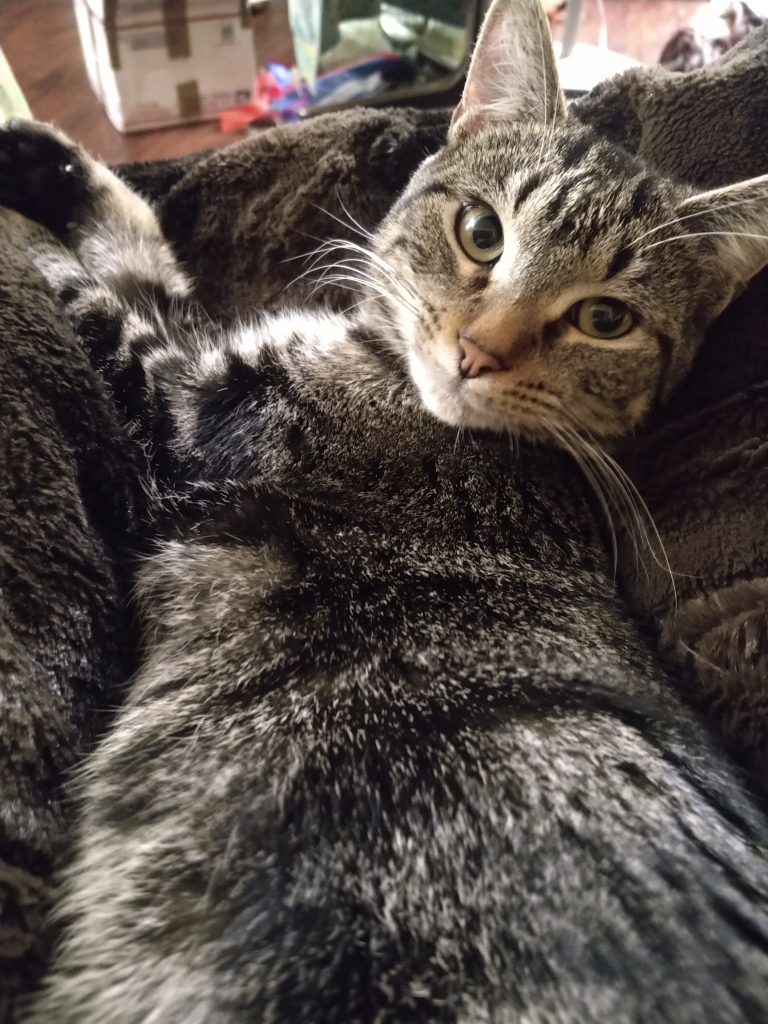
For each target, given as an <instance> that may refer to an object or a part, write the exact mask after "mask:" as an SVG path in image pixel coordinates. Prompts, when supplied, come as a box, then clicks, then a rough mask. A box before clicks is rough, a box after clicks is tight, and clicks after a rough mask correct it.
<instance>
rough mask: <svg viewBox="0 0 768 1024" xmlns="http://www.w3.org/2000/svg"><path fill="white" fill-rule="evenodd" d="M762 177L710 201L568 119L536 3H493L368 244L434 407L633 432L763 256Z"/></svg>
mask: <svg viewBox="0 0 768 1024" xmlns="http://www.w3.org/2000/svg"><path fill="white" fill-rule="evenodd" d="M767 235H768V176H765V177H763V178H757V179H752V180H751V181H749V182H742V183H740V184H738V185H734V186H732V187H727V188H721V189H718V190H715V191H711V192H707V193H704V194H698V195H697V194H694V193H693V191H692V190H691V189H690V188H687V187H684V186H681V185H679V184H676V183H674V182H672V181H670V180H668V179H665V178H662V177H660V176H659V175H657V174H655V173H654V172H653V171H652V170H651V169H649V168H648V167H647V166H645V165H644V164H643V163H642V161H640V160H639V159H638V158H636V157H634V156H632V155H631V154H629V153H627V152H626V151H625V150H623V149H621V148H619V147H618V146H614V145H612V144H611V143H609V142H607V141H605V140H603V139H600V138H599V137H598V136H597V135H596V134H595V133H594V132H592V131H591V130H590V129H588V128H586V127H585V126H583V125H581V124H580V123H579V122H578V121H576V120H575V119H573V118H569V117H567V116H566V110H565V103H564V100H563V96H562V92H561V89H560V86H559V82H558V76H557V68H556V64H555V59H554V55H553V52H552V45H551V41H550V36H549V30H548V25H547V22H546V18H545V17H544V15H543V13H542V11H541V8H540V5H539V3H538V0H536V2H532V0H495V2H494V3H493V5H492V7H491V9H490V11H489V14H488V17H487V18H486V21H485V24H484V26H483V30H482V33H481V36H480V39H479V42H478V44H477V47H476V50H475V53H474V56H473V59H472V63H471V67H470V71H469V74H468V78H467V84H466V88H465V91H464V95H463V98H462V100H461V103H460V104H459V107H458V108H457V110H456V113H455V115H454V118H453V121H452V124H451V129H450V133H449V138H448V143H447V145H446V146H445V147H444V148H443V149H442V150H441V151H440V152H439V153H438V154H437V155H435V156H433V157H431V158H429V159H428V160H427V161H425V163H424V164H423V165H422V166H421V168H420V169H419V170H418V171H417V173H416V174H415V176H414V178H413V179H412V181H411V183H410V184H409V187H408V189H407V190H406V192H405V194H404V195H403V196H402V197H401V198H400V200H399V201H398V202H397V204H396V205H395V207H394V208H393V209H392V211H391V212H390V214H389V215H388V217H387V218H386V219H385V221H384V223H383V225H382V227H381V229H380V230H379V232H378V233H377V235H376V237H375V239H374V244H373V250H374V251H373V257H372V262H371V272H370V279H371V280H372V281H373V284H372V291H371V294H372V298H371V302H372V304H373V306H374V307H375V308H376V309H377V310H378V313H379V316H380V322H381V324H382V327H383V328H384V329H385V330H386V332H387V334H388V336H389V338H390V339H391V342H392V344H393V346H394V347H395V349H396V350H397V351H398V352H399V353H401V354H402V355H404V356H405V358H406V360H407V364H408V367H409V370H410V373H411V375H412V377H413V380H414V382H415V383H416V385H417V387H418V389H419V391H420V393H421V396H422V398H423V400H424V402H425V404H426V406H427V407H428V408H429V409H430V410H431V412H433V413H434V414H435V415H436V416H438V417H439V418H440V419H442V420H444V421H446V422H448V423H450V424H453V425H456V426H467V427H480V428H489V429H491V430H508V429H509V430H513V431H519V432H521V433H523V434H525V435H527V436H529V437H533V438H548V439H552V437H553V436H556V434H557V429H558V428H559V429H561V430H569V431H572V430H574V429H575V430H576V431H578V432H579V433H580V434H582V435H588V436H592V437H594V438H601V439H608V438H614V437H619V436H622V435H624V434H626V433H628V432H630V431H631V430H632V429H633V428H634V427H635V426H636V425H637V424H638V423H640V422H641V421H642V420H643V418H644V417H645V416H646V415H647V413H648V412H649V410H651V409H652V408H654V407H655V406H656V405H657V404H658V403H660V402H663V401H664V400H665V399H666V398H667V397H668V395H669V394H670V392H671V391H672V390H673V389H674V388H675V387H676V385H677V384H679V382H680V381H681V380H682V378H683V377H684V376H685V374H686V373H687V371H688V369H689V367H690V365H691V362H692V360H693V358H694V355H695V353H696V351H697V349H698V347H699V345H700V344H701V341H702V338H703V335H704V331H705V329H706V328H707V326H708V325H709V323H710V322H711V321H712V320H713V319H714V318H715V317H716V316H717V315H718V314H719V313H720V312H721V311H722V310H723V308H724V307H725V306H726V305H727V304H728V303H729V302H730V301H731V299H732V298H733V297H734V296H735V295H736V294H737V293H738V292H739V291H740V290H741V289H742V288H743V286H744V284H745V283H746V281H748V280H749V278H750V277H752V275H754V274H755V273H756V272H757V271H758V270H759V269H760V268H761V267H762V266H763V265H764V264H765V263H766V262H767V261H768V242H767V241H766V236H767Z"/></svg>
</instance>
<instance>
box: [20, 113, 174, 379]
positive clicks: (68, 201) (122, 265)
mask: <svg viewBox="0 0 768 1024" xmlns="http://www.w3.org/2000/svg"><path fill="white" fill-rule="evenodd" d="M0 206H6V207H8V208H10V209H12V210H15V211H17V212H18V213H20V214H22V215H23V216H24V217H27V218H30V219H31V220H33V221H35V222H37V223H38V224H39V225H41V226H42V227H43V228H45V229H46V230H47V232H50V235H53V236H54V238H55V239H56V241H57V242H58V243H59V244H58V245H57V244H55V243H54V241H53V239H51V238H50V237H48V238H47V239H46V238H44V237H37V238H35V239H34V240H33V241H32V242H31V243H30V245H29V246H28V248H29V249H30V251H31V255H32V257H33V259H34V261H35V263H36V264H37V266H38V268H39V269H40V270H41V272H42V273H43V275H44V276H45V277H46V279H47V280H48V282H49V283H50V285H51V286H52V287H53V289H54V290H55V291H56V292H57V293H58V294H59V296H60V297H61V299H62V300H63V302H64V304H65V306H66V307H67V311H68V313H69V315H70V318H71V319H72V321H73V323H74V325H75V327H76V328H78V330H79V333H80V334H81V336H82V337H83V340H84V342H85V343H86V345H87V346H88V348H89V349H90V351H91V354H92V355H93V357H94V358H95V361H96V362H97V363H99V364H102V365H101V368H102V369H104V368H105V367H104V365H103V364H105V362H106V361H107V360H109V358H110V357H111V356H113V355H114V354H115V351H116V349H117V348H118V347H119V346H120V344H121V343H122V342H124V340H125V339H124V338H123V337H121V334H122V333H125V332H120V331H118V330H117V329H116V320H117V319H119V317H120V314H121V313H124V314H127V318H126V323H125V326H126V328H128V327H130V330H129V332H128V333H133V334H135V333H137V331H138V332H140V333H143V334H144V335H145V336H146V335H148V334H150V335H151V334H152V333H154V332H153V327H154V325H153V324H147V325H146V326H148V327H149V328H150V329H149V331H143V330H142V329H141V324H140V322H139V321H141V320H142V318H143V319H149V320H157V317H156V316H154V315H153V314H155V313H156V312H157V310H158V309H159V310H160V313H161V316H162V318H163V319H164V320H165V321H166V322H169V321H170V319H171V318H170V317H169V316H168V313H169V312H170V311H171V310H173V312H174V313H176V314H177V316H178V317H179V318H180V319H181V320H182V321H183V320H184V317H183V316H182V315H181V313H182V308H183V305H184V304H183V300H184V299H186V298H187V297H188V295H189V294H190V291H191V286H190V282H189V280H188V279H187V277H186V275H185V274H184V273H183V272H182V270H181V268H180V267H179V265H178V263H177V261H176V258H175V256H174V254H173V251H172V250H171V247H170V246H169V245H168V243H167V242H166V241H165V239H164V238H163V235H162V231H161V229H160V225H159V222H158V220H157V217H156V216H155V214H154V212H153V211H152V209H151V207H150V206H149V204H148V203H147V202H146V201H145V200H144V199H142V198H141V196H139V195H137V194H136V193H135V192H133V191H132V190H131V189H130V188H129V187H128V186H127V185H126V184H125V183H124V182H122V181H121V180H120V179H119V178H118V177H117V176H116V175H115V174H113V173H112V171H110V170H109V168H107V167H106V166H105V165H104V164H101V163H99V161H97V160H95V159H94V158H93V157H91V156H90V155H89V154H88V153H86V151H85V150H84V149H83V148H82V147H81V146H78V145H77V144H76V143H74V142H72V141H71V140H70V139H68V138H67V137H66V136H65V135H64V134H63V133H62V132H60V131H59V130H58V129H56V128H54V127H53V126H51V125H47V124H41V123H38V122H34V121H19V120H14V121H9V122H8V123H7V124H5V125H3V126H2V127H0ZM62 246H63V249H62ZM67 252H68V253H69V254H70V256H74V257H76V260H77V262H75V261H73V260H72V259H71V258H68V257H67ZM184 312H185V313H186V314H187V317H188V316H189V311H187V310H185V311H184ZM129 321H131V322H130V324H129ZM81 327H82V329H80V328H81ZM102 328H103V329H102ZM182 333H183V332H182Z"/></svg>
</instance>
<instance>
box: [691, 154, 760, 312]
mask: <svg viewBox="0 0 768 1024" xmlns="http://www.w3.org/2000/svg"><path fill="white" fill-rule="evenodd" d="M678 218H679V219H678V222H677V224H676V225H675V228H676V229H677V230H676V231H675V232H674V233H675V234H680V235H686V234H691V235H696V234H698V233H701V234H702V236H704V237H705V238H709V240H710V241H711V244H712V252H713V257H712V264H711V267H710V281H711V288H712V291H711V297H712V304H713V310H712V315H713V316H716V315H717V314H718V313H719V312H721V311H722V310H723V309H725V307H726V306H727V305H728V303H729V302H731V301H732V299H734V298H735V297H736V296H737V295H738V294H739V293H740V292H741V291H742V290H743V289H744V287H745V286H746V284H747V282H748V281H749V280H750V278H752V277H754V276H755V274H756V273H757V272H758V271H759V270H762V268H763V267H764V266H765V265H766V264H768V174H764V175H761V176H760V177H759V178H750V179H749V180H747V181H740V182H737V183H736V184H735V185H727V186H725V187H724V188H718V189H712V190H711V191H709V192H701V193H699V194H698V195H695V196H691V197H690V198H688V199H685V200H684V201H683V202H682V203H681V204H680V207H679V210H678Z"/></svg>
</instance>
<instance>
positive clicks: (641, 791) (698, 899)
mask: <svg viewBox="0 0 768 1024" xmlns="http://www.w3.org/2000/svg"><path fill="white" fill-rule="evenodd" d="M13 132H18V133H19V134H21V135H23V137H24V138H25V144H26V145H27V146H28V147H29V145H30V142H31V140H30V134H34V133H35V132H38V133H39V134H40V136H41V138H42V139H45V138H46V133H45V131H44V130H43V129H27V128H19V127H18V126H12V128H11V129H10V133H11V134H10V135H6V140H7V139H8V138H11V139H12V135H13ZM69 159H70V162H69V163H68V164H67V167H68V168H72V169H73V171H72V173H74V174H76V175H81V177H82V180H83V182H84V183H85V193H84V194H85V199H84V200H83V202H82V208H78V209H76V210H74V211H73V213H77V215H78V217H77V218H68V219H67V222H66V224H67V228H66V231H67V238H66V241H67V242H68V243H69V244H70V245H71V246H72V247H73V249H74V251H75V253H76V254H77V257H78V260H79V261H80V263H81V264H82V266H81V267H80V269H78V263H77V260H74V259H73V258H72V256H71V255H70V254H68V253H67V252H66V251H65V250H64V249H61V248H59V247H57V246H56V245H54V244H53V242H52V240H47V241H45V242H44V243H41V245H40V246H39V247H38V258H39V259H42V260H43V261H44V266H45V268H46V270H47V272H48V273H49V274H50V276H51V279H52V280H53V281H54V283H55V284H56V285H57V287H58V288H59V289H60V290H61V292H62V294H65V293H67V294H68V298H67V299H66V301H67V304H68V309H69V312H70V315H71V316H72V318H73V321H74V322H75V324H76V325H77V326H78V327H79V328H80V329H81V332H84V331H85V330H86V327H87V325H88V324H89V323H90V324H91V326H92V325H93V322H94V317H95V316H96V315H97V314H98V315H101V316H102V317H104V318H105V319H104V321H103V322H104V323H106V317H107V316H110V317H112V318H113V319H119V323H120V330H119V333H118V336H117V337H115V338H111V339H108V338H107V336H106V335H101V336H99V335H97V334H94V333H91V334H84V340H85V342H86V344H87V345H88V346H89V348H90V349H91V352H92V355H93V358H94V359H97V360H99V361H100V362H101V365H103V367H104V372H105V373H106V374H107V376H108V377H109V379H110V380H111V381H112V382H113V386H114V387H116V389H117V390H116V394H117V396H118V400H119V401H121V402H122V404H123V405H124V407H125V410H126V413H127V414H129V415H131V414H133V415H134V416H135V417H136V419H135V430H136V431H137V432H138V433H139V434H140V436H141V435H143V436H145V438H146V439H147V440H150V439H154V441H155V443H158V442H159V441H160V439H161V438H162V437H163V436H165V438H166V441H165V443H164V447H165V450H164V451H161V452H160V453H159V454H158V455H157V456H156V462H155V485H156V488H157V492H156V495H155V515H156V517H157V520H158V524H159V528H160V529H162V528H163V526H162V524H163V514H164V510H165V509H169V510H172V512H173V526H172V530H171V531H169V536H168V537H167V539H166V541H165V543H164V544H163V545H162V546H161V548H160V550H159V552H158V554H157V555H156V556H155V557H153V559H151V560H150V562H149V563H148V564H147V567H146V570H145V572H144V574H143V580H142V584H141V596H142V601H143V607H144V617H145V622H146V650H147V653H146V658H145V662H144V665H143V667H142V669H141V670H140V672H139V674H138V675H137V677H136V679H135V681H134V684H133V687H132V691H131V696H130V698H129V701H128V704H127V706H126V707H125V709H123V710H122V711H121V712H120V714H119V715H118V719H117V722H116V725H115V728H114V730H113V731H112V733H111V734H110V735H109V737H108V738H107V739H106V740H105V741H104V743H103V744H102V745H101V747H100V748H99V750H98V751H97V752H96V754H95V755H94V756H93V758H92V759H91V760H90V762H89V764H88V767H87V769H86V772H85V775H84V783H83V799H84V807H83V816H82V821H81V828H80V839H79V843H78V856H77V859H76V861H75V863H74V865H73V868H72V870H71V871H70V873H69V877H68V883H67V894H66V896H65V899H64V901H63V904H62V914H63V916H64V918H65V920H66V921H67V930H66V935H65V940H64V942H63V944H62V947H61V950H60V954H59V959H58V962H57V966H56V968H55V970H54V972H53V974H52V976H51V979H50V983H49V988H48V992H47V994H45V995H44V996H43V997H42V998H41V1000H40V1001H39V1003H38V1005H37V1007H36V1009H35V1010H34V1011H33V1014H32V1016H31V1017H30V1020H34V1021H40V1022H42V1021H49V1020H50V1019H52V1018H54V1017H55V1019H57V1020H61V1021H64V1022H66V1021H73V1022H74V1021H78V1022H87V1021H93V1022H96V1021H99V1022H108V1021H115V1022H117V1021H120V1022H123V1021H125V1022H134V1021H135V1022H139V1021H141V1022H144V1024H149V1022H151V1021H169V1022H173V1021H179V1022H182V1021H184V1022H186V1024H195V1022H197V1021H201V1022H202V1021H206V1022H220V1021H221V1022H224V1021H233V1022H235V1021H238V1022H239V1021H270V1020H274V1021H286V1022H287V1021H294V1020H318V1021H319V1020H323V1021H337V1020H338V1021H342V1020H344V1021H349V1022H352V1021H361V1022H362V1021H377V1022H380V1024H383V1022H386V1021H400V1022H406V1021H410V1020H416V1019H418V1020H432V1021H467V1022H470V1021H472V1022H476V1021H494V1022H498V1024H505V1022H512V1021H516V1022H517V1021H527V1022H532V1024H533V1022H544V1021H562V1022H565V1021H569V1022H575V1021H597V1020H601V1021H602V1020H611V1021H614V1022H617V1024H621V1022H623V1021H628V1022H629V1021H632V1022H638V1024H639V1022H640V1021H644V1022H645V1021H651V1022H655V1021H674V1022H676V1024H681V1022H682V1024H685V1022H686V1021H691V1022H693V1021H696V1022H700V1021H711V1022H730V1021H734V1022H736V1021H747V1020H759V1019H761V1018H762V1017H765V1014H766V1012H767V1010H768V1003H767V1002H766V999H767V998H768V997H766V991H767V990H768V985H766V982H768V864H767V860H766V842H767V841H768V824H767V823H766V822H765V819H764V817H763V815H762V814H761V812H760V811H758V810H757V809H756V808H755V807H754V806H753V805H752V803H751V801H750V799H749V796H748V795H747V793H746V792H745V791H744V789H743V787H742V785H741V782H740V779H739V778H738V775H737V774H736V773H735V772H734V771H733V769H732V768H731V767H730V766H729V764H728V762H727V760H726V759H725V758H724V757H723V756H722V754H721V753H720V752H719V751H718V750H717V748H716V746H715V745H713V744H712V743H711V741H710V740H709V738H708V737H707V735H706V733H705V732H704V730H703V729H702V727H701V725H700V724H699V723H698V722H697V720H696V719H695V718H694V717H693V716H691V715H689V714H687V713H686V712H685V711H684V709H683V708H682V707H681V705H680V704H679V702H678V701H677V700H676V698H675V697H674V695H673V693H672V691H671V690H670V689H669V687H668V684H667V681H666V680H665V678H664V675H663V673H661V672H660V670H659V669H658V668H657V667H656V666H655V665H654V663H653V660H652V658H651V657H650V656H649V653H648V651H647V649H646V648H645V647H644V645H643V644H642V642H641V641H640V639H639V638H638V636H637V635H636V634H635V632H634V631H633V630H632V629H631V627H630V626H629V625H628V624H627V622H626V618H625V615H624V613H623V610H622V609H621V608H620V607H619V605H618V604H617V602H616V599H615V597H614V596H613V592H612V586H611V583H610V581H609V578H608V575H607V572H606V566H605V556H604V553H603V552H602V549H601V546H600V543H599V540H598V537H597V532H596V529H595V524H594V518H593V515H592V512H591V511H590V508H589V504H588V501H587V498H586V495H585V493H584V489H583V485H582V482H581V481H580V478H579V477H578V475H577V474H576V471H575V467H574V466H573V464H572V463H571V462H570V461H569V460H568V459H567V457H566V456H565V455H563V454H558V453H555V452H542V451H540V450H536V449H531V448H529V447H528V446H523V447H522V449H521V451H520V453H519V455H517V456H516V455H515V454H514V453H513V451H512V450H511V448H510V446H509V444H508V443H507V442H506V440H505V439H504V438H494V437H485V438H482V439H478V440H473V439H472V438H466V437H459V438H458V439H457V438H456V437H455V435H454V432H453V431H452V430H449V429H447V428H446V427H444V426H441V425H440V424H439V423H437V422H436V421H435V420H434V419H432V418H431V417H429V416H427V415H426V414H425V412H424V411H423V409H422V407H421V404H420V402H419V400H418V397H417V395H416V393H415V391H414V388H413V386H412V385H411V383H410V382H409V380H408V379H407V378H406V377H404V376H403V375H402V374H401V373H400V372H399V371H398V369H397V367H396V366H395V365H393V364H392V361H391V359H390V358H389V357H388V355H387V352H386V345H384V346H382V340H384V341H386V339H382V338H381V337H380V336H377V335H376V334H372V333H371V331H370V329H369V328H368V327H366V325H365V323H361V322H359V321H355V320H354V319H350V318H343V317H331V316H327V317H309V316H307V315H302V316H301V317H293V318H291V317H283V318H277V319H265V320H264V321H263V322H262V323H261V324H257V325H250V326H249V325H246V326H244V327H242V328H240V329H238V330H235V331H232V332H230V333H225V334H217V333H216V332H212V331H211V330H210V329H208V330H206V331H203V330H202V327H201V326H200V324H199V323H197V324H196V323H195V315H194V311H191V312H189V311H188V312H187V313H186V314H184V315H183V316H182V315H177V314H176V312H175V311H174V309H173V307H172V306H171V308H170V310H169V312H168V313H167V314H166V315H164V316H161V315H160V307H159V306H158V307H156V306H154V305H152V304H151V303H150V304H147V303H146V302H144V300H143V299H142V297H141V295H140V294H138V293H139V292H140V289H139V288H137V285H142V284H143V285H146V284H147V281H146V275H147V274H149V275H150V283H151V284H152V286H153V287H154V288H155V289H158V288H160V289H164V290H165V291H168V290H169V289H168V288H167V287H166V286H167V285H170V291H171V294H172V295H173V294H181V295H183V294H184V292H185V291H186V286H185V284H184V282H183V279H182V278H181V277H180V276H179V275H178V273H177V272H176V270H175V268H174V267H173V266H172V265H171V264H170V263H169V262H168V260H167V252H165V251H163V252H164V255H163V261H164V262H163V264H161V265H160V266H159V267H157V268H156V267H155V265H154V261H153V260H149V261H148V260H147V259H146V258H145V257H146V256H147V253H152V252H156V251H157V248H156V245H155V241H154V240H155V239H156V231H155V228H154V226H153V225H152V224H151V222H150V219H149V218H148V217H141V218H139V219H133V222H132V224H133V226H131V223H126V224H125V225H123V224H122V223H121V221H120V209H121V202H120V199H119V197H118V198H117V201H116V202H115V203H114V205H113V206H110V207H109V220H110V223H109V225H108V231H107V237H111V238H112V239H113V243H114V249H113V253H112V254H113V257H114V259H113V260H112V261H110V263H109V264H108V265H107V266H106V267H105V266H104V261H103V248H102V246H101V244H99V245H98V246H94V244H93V243H92V241H91V235H92V232H93V228H94V223H95V226H96V227H97V228H98V226H99V224H100V223H102V221H103V215H102V214H100V213H98V210H99V204H100V203H102V201H103V200H104V197H105V192H104V189H106V190H107V198H108V191H109V182H108V180H107V179H105V178H104V176H103V174H102V175H101V177H100V178H98V179H95V178H94V177H93V173H92V167H93V165H92V163H91V162H90V161H89V160H88V159H87V158H86V157H84V155H83V154H81V153H77V152H76V151H74V150H72V151H70V152H69ZM94 210H96V211H97V217H96V220H95V222H94V221H93V217H94ZM72 224H74V225H75V226H76V227H75V230H74V232H73V231H72V229H71V225H72ZM80 225H82V229H81V227H80ZM137 225H138V226H139V230H140V232H141V231H144V230H146V229H147V227H149V229H150V230H149V234H150V244H149V245H148V246H144V245H143V244H140V243H141V238H137V239H132V237H131V232H134V233H135V231H136V228H137ZM126 241H127V242H128V245H127V246H126V244H125V242H126ZM134 242H135V244H134ZM82 267H84V268H85V272H83V269H82ZM96 274H99V275H100V277H101V282H100V284H99V286H95V284H94V282H93V280H92V276H93V275H96ZM137 274H139V275H141V276H140V277H139V278H138V279H137V277H136V275H137ZM68 275H69V276H68ZM70 293H71V294H70ZM131 318H133V319H131ZM111 346H114V347H111ZM137 369H140V370H141V375H140V377H138V378H136V379H140V380H141V383H142V387H141V389H140V394H139V393H137V392H136V388H135V387H132V386H131V381H132V378H131V374H132V373H134V371H136V370H137ZM147 415H148V416H149V417H150V418H149V419H147V418H146V417H147ZM152 417H154V419H153V418H152ZM158 424H159V425H161V426H162V428H163V431H164V432H165V433H164V434H163V433H162V432H160V431H157V432H156V433H154V434H153V433H152V430H153V428H155V427H157V426H158ZM158 447H161V445H160V444H158Z"/></svg>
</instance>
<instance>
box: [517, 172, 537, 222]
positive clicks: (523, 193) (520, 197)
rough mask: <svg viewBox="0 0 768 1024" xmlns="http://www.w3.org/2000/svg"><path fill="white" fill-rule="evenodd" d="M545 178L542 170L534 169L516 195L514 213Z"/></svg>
mask: <svg viewBox="0 0 768 1024" xmlns="http://www.w3.org/2000/svg"><path fill="white" fill-rule="evenodd" d="M543 180H544V175H543V174H542V173H541V171H534V172H533V174H532V175H531V176H530V178H528V180H527V181H525V182H523V184H522V185H521V186H520V188H519V190H518V193H517V195H516V196H515V204H514V207H513V212H514V213H517V211H518V210H519V209H520V207H521V206H522V205H523V203H524V202H525V200H526V199H527V198H528V196H529V195H530V194H531V192H534V191H535V190H536V189H537V188H538V187H539V186H540V185H541V183H542V182H543Z"/></svg>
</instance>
